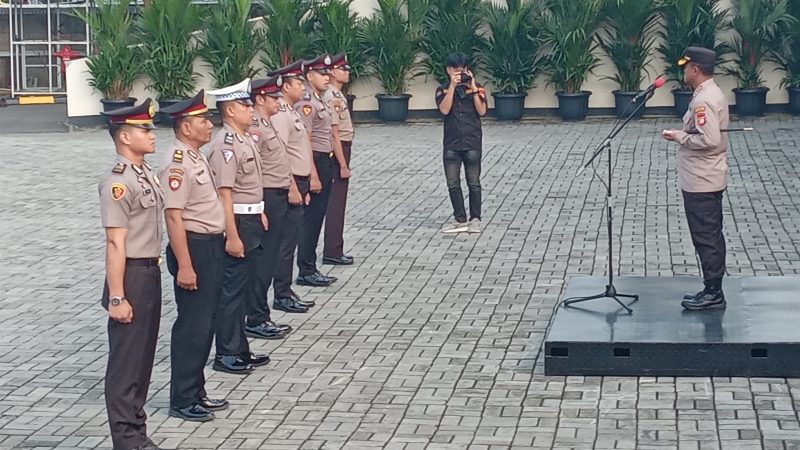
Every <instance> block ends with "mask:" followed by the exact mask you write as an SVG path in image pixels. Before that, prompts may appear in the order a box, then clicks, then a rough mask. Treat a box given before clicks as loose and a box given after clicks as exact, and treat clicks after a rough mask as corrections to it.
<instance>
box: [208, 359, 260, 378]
mask: <svg viewBox="0 0 800 450" xmlns="http://www.w3.org/2000/svg"><path fill="white" fill-rule="evenodd" d="M211 368H212V369H214V370H216V371H217V372H225V373H232V374H234V375H247V374H248V373H250V372H252V371H253V366H252V365H250V364H248V363H247V362H246V361H244V360H243V359H242V358H240V357H239V356H237V355H217V356H215V357H214V365H213V366H211Z"/></svg>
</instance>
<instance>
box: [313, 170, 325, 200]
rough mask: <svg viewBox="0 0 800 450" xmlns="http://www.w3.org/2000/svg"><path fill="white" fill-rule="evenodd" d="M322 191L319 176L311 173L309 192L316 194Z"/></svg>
mask: <svg viewBox="0 0 800 450" xmlns="http://www.w3.org/2000/svg"><path fill="white" fill-rule="evenodd" d="M321 191H322V182H321V181H319V176H318V175H317V174H316V173H315V172H313V171H312V172H311V192H313V193H315V194H317V193H319V192H321Z"/></svg>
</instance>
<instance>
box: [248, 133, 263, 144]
mask: <svg viewBox="0 0 800 450" xmlns="http://www.w3.org/2000/svg"><path fill="white" fill-rule="evenodd" d="M250 137H251V138H253V142H258V141H260V140H261V133H250Z"/></svg>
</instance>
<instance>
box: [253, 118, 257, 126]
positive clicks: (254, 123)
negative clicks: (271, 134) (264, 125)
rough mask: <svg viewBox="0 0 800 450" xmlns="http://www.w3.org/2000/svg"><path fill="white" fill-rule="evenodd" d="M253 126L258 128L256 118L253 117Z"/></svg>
mask: <svg viewBox="0 0 800 450" xmlns="http://www.w3.org/2000/svg"><path fill="white" fill-rule="evenodd" d="M253 125H255V126H258V117H256V116H253Z"/></svg>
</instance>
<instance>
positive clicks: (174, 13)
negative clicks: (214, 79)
mask: <svg viewBox="0 0 800 450" xmlns="http://www.w3.org/2000/svg"><path fill="white" fill-rule="evenodd" d="M202 25H203V10H201V9H200V7H199V6H198V5H196V4H194V3H193V2H192V1H191V0H152V1H151V2H150V4H149V5H147V6H146V7H144V8H143V9H142V15H141V19H140V23H139V27H140V29H141V31H142V33H141V34H142V36H141V39H142V46H143V49H144V60H143V66H144V73H145V74H146V75H147V76H148V77H149V78H150V84H149V87H150V88H151V89H153V90H154V91H155V92H156V93H157V100H158V105H159V108H164V107H167V106H169V105H172V104H174V103H177V102H180V101H181V100H183V99H186V98H188V97H189V96H190V95H191V94H192V93H193V91H194V87H195V82H196V81H197V76H198V75H197V73H195V71H194V60H195V57H196V56H197V53H198V52H197V46H196V45H195V43H194V42H193V40H192V38H193V33H194V32H195V31H197V30H199V29H200V27H201V26H202ZM158 119H159V121H160V122H161V123H169V122H170V119H169V115H168V114H161V113H159V118H158Z"/></svg>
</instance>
